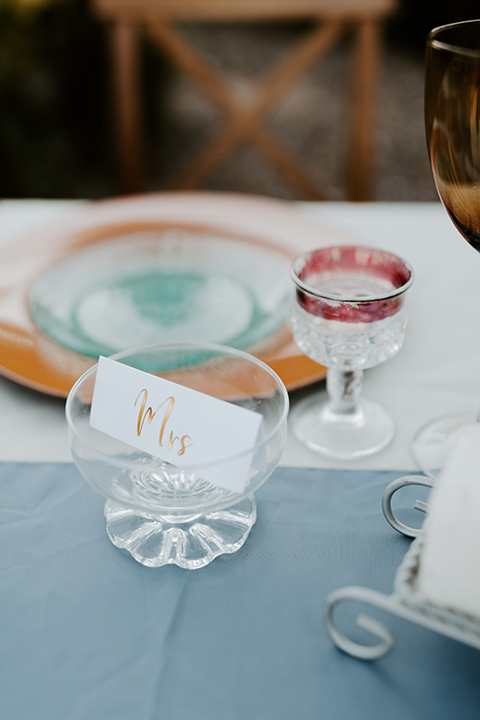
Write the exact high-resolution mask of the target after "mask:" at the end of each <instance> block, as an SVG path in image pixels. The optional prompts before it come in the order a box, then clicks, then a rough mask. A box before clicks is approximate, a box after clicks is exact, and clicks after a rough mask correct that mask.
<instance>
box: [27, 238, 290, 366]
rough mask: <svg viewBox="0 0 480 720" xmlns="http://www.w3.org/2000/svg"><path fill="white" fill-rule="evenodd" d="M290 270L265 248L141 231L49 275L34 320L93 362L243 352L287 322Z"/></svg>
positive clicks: (39, 286)
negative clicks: (153, 349)
mask: <svg viewBox="0 0 480 720" xmlns="http://www.w3.org/2000/svg"><path fill="white" fill-rule="evenodd" d="M290 263H291V258H290V257H289V255H287V253H285V252H283V251H281V250H277V249H276V248H274V247H273V246H269V245H267V244H264V243H255V242H253V241H252V242H250V241H247V240H245V241H243V240H240V239H234V238H229V237H220V236H218V237H215V236H211V235H204V234H202V233H200V232H198V233H197V232H189V231H184V230H178V231H177V230H166V231H163V230H145V231H138V232H135V233H132V234H129V235H121V236H119V237H115V238H110V239H108V240H106V241H103V242H98V243H95V244H93V245H90V246H87V247H84V248H82V249H80V250H78V251H77V252H74V253H72V254H71V255H69V256H68V257H67V258H66V259H64V260H63V261H61V262H60V263H58V264H57V265H55V266H54V267H53V268H51V269H50V270H48V271H47V272H46V273H45V274H43V275H42V276H41V277H40V278H39V279H38V280H37V282H36V283H35V285H34V286H33V288H32V290H31V293H30V311H31V314H32V317H33V318H34V320H35V322H36V323H37V325H38V326H39V327H40V328H41V329H42V330H43V332H44V333H46V334H47V335H48V336H49V337H50V338H52V339H54V340H56V341H57V342H58V343H60V344H61V345H63V346H64V347H67V348H69V349H70V350H73V351H75V352H78V353H82V354H84V355H88V356H92V357H98V355H111V354H112V353H115V352H119V351H121V350H125V349H127V348H131V347H137V346H141V345H146V344H151V343H159V342H162V343H163V342H178V341H202V342H212V343H217V344H222V345H229V346H231V347H236V348H246V347H249V346H251V345H253V344H254V343H256V342H258V341H260V340H262V339H263V338H265V337H267V336H268V335H270V334H271V333H273V332H274V331H275V330H277V329H278V328H279V326H280V325H281V324H282V323H283V322H284V321H285V319H286V317H287V314H288V311H289V307H290V302H291V297H292V296H291V288H290V276H289V272H290Z"/></svg>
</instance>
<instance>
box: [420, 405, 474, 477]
mask: <svg viewBox="0 0 480 720" xmlns="http://www.w3.org/2000/svg"><path fill="white" fill-rule="evenodd" d="M477 421H478V415H477V414H475V413H473V412H471V413H468V412H463V413H454V414H451V415H444V416H443V417H440V418H438V419H437V420H433V421H432V422H429V423H427V425H424V427H423V428H421V429H420V430H419V432H418V433H417V435H416V437H415V438H414V441H413V445H412V453H413V457H414V458H415V460H416V462H417V463H418V466H419V468H420V469H421V471H422V472H424V473H425V475H428V476H429V477H432V478H437V477H438V476H439V474H440V471H441V469H442V467H443V465H444V463H445V458H446V457H447V455H448V453H449V451H450V449H451V447H452V445H453V442H454V440H455V437H456V435H457V432H458V431H459V430H460V429H461V428H462V427H463V426H464V425H468V424H470V423H474V422H477Z"/></svg>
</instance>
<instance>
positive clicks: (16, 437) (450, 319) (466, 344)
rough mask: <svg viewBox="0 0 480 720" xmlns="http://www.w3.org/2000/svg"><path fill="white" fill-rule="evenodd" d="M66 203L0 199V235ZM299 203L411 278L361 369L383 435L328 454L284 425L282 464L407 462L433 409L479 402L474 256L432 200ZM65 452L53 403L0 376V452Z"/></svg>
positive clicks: (404, 466) (34, 456) (63, 455)
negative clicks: (386, 441)
mask: <svg viewBox="0 0 480 720" xmlns="http://www.w3.org/2000/svg"><path fill="white" fill-rule="evenodd" d="M76 206H77V203H76V202H65V201H41V200H40V201H26V200H18V201H2V202H0V243H3V242H11V241H14V240H15V237H19V236H20V235H21V234H22V233H23V232H25V231H26V230H30V229H31V228H34V227H36V226H38V224H39V223H43V222H48V221H51V220H52V219H54V218H56V217H60V216H61V215H62V214H63V215H64V216H65V215H66V214H68V213H70V212H72V211H74V208H75V207H76ZM301 211H302V212H305V213H310V214H311V215H312V216H318V218H319V219H321V220H322V221H327V222H328V223H329V224H330V225H333V226H337V227H339V228H342V229H346V230H348V231H350V232H352V233H353V234H355V235H356V236H357V238H358V241H359V242H360V243H363V244H371V245H374V246H377V247H383V248H385V249H387V250H391V251H393V252H396V253H398V254H400V255H402V256H403V257H404V258H405V259H407V260H408V261H409V262H410V263H411V264H412V265H413V267H414V270H415V274H416V278H415V283H414V286H413V287H412V289H411V290H410V291H409V296H408V301H407V306H408V308H409V314H410V321H409V326H408V330H407V335H406V339H405V343H404V346H403V348H402V350H401V351H400V353H399V354H398V355H397V356H396V357H395V358H393V359H392V360H390V361H389V362H387V363H384V364H383V365H381V366H379V367H377V368H373V369H371V370H368V371H366V373H365V386H364V390H365V394H368V395H370V396H371V397H372V398H376V399H378V400H380V401H381V402H383V403H384V404H385V405H386V406H387V407H388V408H389V409H390V411H391V412H392V414H393V416H394V417H395V420H396V424H397V433H396V436H395V438H394V440H393V442H392V443H391V444H390V446H389V447H387V448H386V449H385V450H383V451H382V452H380V453H378V454H377V455H373V456H371V457H368V458H363V459H360V460H356V461H355V462H336V461H333V460H331V459H326V458H323V457H322V456H320V455H318V454H316V453H314V452H312V451H310V450H307V449H305V448H304V447H303V446H301V445H300V444H299V443H298V442H297V441H296V439H295V438H294V437H293V434H292V433H291V432H289V438H288V443H287V447H286V449H285V452H284V455H283V459H282V464H283V465H290V466H309V467H333V468H335V467H336V468H340V467H344V468H359V469H370V468H372V469H393V470H397V469H398V470H414V469H415V462H414V460H413V458H412V455H411V450H410V448H411V443H412V439H413V437H414V435H415V433H416V432H417V430H418V429H419V428H420V427H421V426H422V425H423V424H424V423H426V422H427V421H428V420H430V419H431V418H433V417H436V416H438V415H443V414H446V413H449V412H455V411H463V410H468V411H471V412H472V413H473V414H474V413H475V412H476V410H477V406H478V405H479V403H480V377H479V365H480V258H479V257H478V256H477V254H476V253H475V251H474V250H472V248H471V247H469V246H468V244H467V243H466V242H465V241H464V240H463V239H462V238H461V237H460V235H459V234H458V232H457V231H456V230H455V228H454V227H453V225H452V223H451V221H450V220H449V218H448V217H447V214H446V212H445V210H444V209H443V208H442V207H441V205H440V204H439V203H408V204H404V203H372V204H370V203H368V204H349V203H325V204H319V203H312V204H304V205H302V206H301ZM0 272H1V268H0ZM317 389H318V388H315V390H317ZM309 391H310V390H307V391H306V390H303V391H301V393H300V394H305V392H309ZM312 391H313V389H312ZM296 395H298V393H294V394H293V402H295V398H296ZM70 459H71V458H70V452H69V448H68V442H67V434H66V424H65V419H64V403H63V401H61V400H58V399H55V398H50V397H48V396H45V395H40V394H38V393H35V392H34V391H31V390H29V389H27V388H23V387H21V386H19V385H16V384H15V383H12V382H11V381H8V380H5V379H4V378H0V460H13V461H18V460H20V461H21V460H23V461H48V460H51V461H60V462H62V461H70Z"/></svg>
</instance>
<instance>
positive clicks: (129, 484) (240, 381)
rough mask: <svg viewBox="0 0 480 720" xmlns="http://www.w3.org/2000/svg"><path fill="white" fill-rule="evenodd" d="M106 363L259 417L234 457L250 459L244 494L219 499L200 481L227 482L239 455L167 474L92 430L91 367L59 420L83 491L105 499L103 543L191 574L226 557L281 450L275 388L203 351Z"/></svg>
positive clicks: (250, 521) (166, 468)
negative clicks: (254, 436)
mask: <svg viewBox="0 0 480 720" xmlns="http://www.w3.org/2000/svg"><path fill="white" fill-rule="evenodd" d="M112 359H114V360H116V361H118V362H121V363H124V364H126V365H129V366H131V367H134V368H138V369H140V370H143V371H146V372H149V373H151V374H153V375H157V376H160V377H162V378H165V379H167V380H170V381H172V382H175V383H177V384H180V385H183V386H184V387H187V388H191V389H193V390H196V391H199V392H202V393H205V394H208V395H211V396H213V397H215V398H217V399H220V400H223V401H226V402H229V403H234V404H235V405H239V406H241V407H244V408H248V409H249V410H252V411H254V412H256V413H260V415H261V416H262V419H263V431H262V432H261V433H260V436H259V440H258V441H257V443H256V444H255V445H254V446H252V447H250V448H248V449H247V450H245V451H244V453H242V455H246V454H248V455H251V464H250V470H249V474H248V478H247V482H246V484H245V488H244V490H243V492H241V493H236V492H233V491H231V490H226V489H224V488H222V487H220V486H217V485H214V484H212V483H211V482H209V481H208V480H206V479H205V478H204V473H205V472H207V470H208V468H212V467H215V469H216V471H217V472H218V471H221V472H222V473H223V472H224V473H228V472H229V465H230V463H232V461H233V460H235V459H237V458H238V457H240V456H238V455H237V456H234V457H232V456H222V453H221V450H220V451H219V453H218V457H215V458H213V459H212V461H211V462H209V463H205V464H203V465H190V466H183V467H176V466H174V465H172V464H171V463H169V462H166V461H164V460H161V459H159V458H157V457H154V456H153V455H150V454H148V453H146V452H142V451H140V450H137V449H135V448H133V447H132V446H130V445H127V444H126V443H124V442H121V441H119V440H115V439H114V438H112V437H110V436H109V435H106V434H105V433H103V432H100V431H98V430H95V429H94V428H92V427H91V426H90V422H89V420H90V410H91V404H92V395H93V390H94V385H95V378H96V373H97V367H98V366H97V365H94V366H93V367H92V368H90V369H89V370H88V371H87V372H86V373H84V375H82V377H81V378H80V379H79V380H78V381H77V382H76V383H75V385H74V386H73V388H72V389H71V391H70V393H69V396H68V398H67V403H66V416H67V422H68V427H69V439H70V445H71V451H72V456H73V459H74V461H75V463H76V465H77V467H78V468H79V470H80V472H81V473H82V475H83V476H84V477H85V479H86V480H87V481H88V482H89V483H90V485H92V487H93V488H95V490H97V491H98V492H99V493H100V494H102V495H103V496H104V497H106V498H107V500H106V503H105V517H106V520H107V534H108V536H109V538H110V540H111V541H112V542H113V544H114V545H116V546H117V547H119V548H123V549H125V550H127V551H128V552H129V553H130V554H131V555H132V556H133V557H134V558H135V560H137V561H138V562H140V563H142V564H143V565H147V566H149V567H159V566H161V565H165V564H176V565H179V566H180V567H182V568H188V569H195V568H200V567H203V566H205V565H207V564H208V563H210V562H211V561H212V560H213V559H214V558H215V557H217V556H218V555H220V554H223V553H232V552H235V551H236V550H238V549H239V548H240V547H241V546H242V545H243V543H244V542H245V540H246V539H247V537H248V534H249V532H250V529H251V528H252V526H253V525H254V523H255V520H256V503H255V498H254V495H253V494H254V492H255V490H256V489H257V488H258V487H259V486H260V485H261V484H262V483H263V482H265V480H267V478H268V477H269V476H270V475H271V474H272V472H273V471H274V469H275V468H276V466H277V465H278V462H279V460H280V456H281V454H282V451H283V448H284V446H285V442H286V420H287V415H288V394H287V391H286V389H285V386H284V384H283V383H282V381H281V380H280V378H279V377H278V376H277V375H276V373H274V372H273V370H271V369H270V368H269V367H268V366H267V365H265V364H264V363H263V362H261V361H260V360H258V359H257V358H254V357H253V356H251V355H249V354H247V353H245V352H242V351H240V350H236V349H233V348H227V347H223V346H219V345H212V344H208V343H172V344H159V345H151V346H147V347H142V348H136V349H133V350H128V351H125V352H122V353H118V354H116V355H113V356H112ZM208 420H209V419H208V418H207V419H206V421H207V422H208ZM232 432H234V429H233V428H232ZM207 474H208V472H207Z"/></svg>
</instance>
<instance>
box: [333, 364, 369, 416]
mask: <svg viewBox="0 0 480 720" xmlns="http://www.w3.org/2000/svg"><path fill="white" fill-rule="evenodd" d="M362 384H363V370H361V369H360V368H355V369H347V368H345V367H337V366H333V367H331V368H329V370H328V373H327V392H328V397H329V398H330V405H329V410H330V412H331V413H332V415H340V416H342V418H344V417H345V415H355V414H357V413H358V412H359V406H358V398H359V396H360V393H361V390H362Z"/></svg>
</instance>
